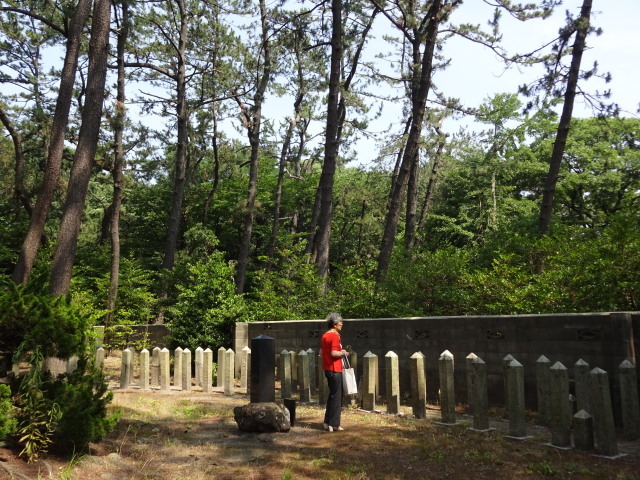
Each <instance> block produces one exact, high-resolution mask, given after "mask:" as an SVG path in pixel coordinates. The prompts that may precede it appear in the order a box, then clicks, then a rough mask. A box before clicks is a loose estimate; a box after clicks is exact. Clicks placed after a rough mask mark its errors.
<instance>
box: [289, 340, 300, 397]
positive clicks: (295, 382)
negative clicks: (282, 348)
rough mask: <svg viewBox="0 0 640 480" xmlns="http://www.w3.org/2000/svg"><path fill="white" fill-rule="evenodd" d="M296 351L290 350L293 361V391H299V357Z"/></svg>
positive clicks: (291, 360) (290, 359)
mask: <svg viewBox="0 0 640 480" xmlns="http://www.w3.org/2000/svg"><path fill="white" fill-rule="evenodd" d="M297 357H298V356H297V354H296V352H294V351H293V350H290V351H289V361H290V362H291V392H292V393H293V392H297V391H298V358H297Z"/></svg>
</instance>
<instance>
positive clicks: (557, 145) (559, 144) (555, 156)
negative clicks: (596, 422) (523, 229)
mask: <svg viewBox="0 0 640 480" xmlns="http://www.w3.org/2000/svg"><path fill="white" fill-rule="evenodd" d="M591 4H592V0H584V2H583V3H582V8H581V10H580V18H579V19H578V28H577V31H576V39H575V42H574V44H573V50H572V53H571V66H570V67H569V76H568V78H567V88H566V90H565V93H564V105H563V106H562V115H561V116H560V123H559V124H558V131H557V134H556V140H555V142H554V143H553V151H552V153H551V160H550V162H549V173H548V174H547V179H546V182H545V186H544V193H543V195H542V204H541V205H540V217H539V218H538V232H540V233H541V234H542V235H546V234H547V233H548V232H549V228H550V226H551V214H552V212H553V196H554V194H555V191H556V184H557V183H558V176H559V174H560V166H561V164H562V157H563V155H564V150H565V146H566V144H567V137H568V136H569V128H570V126H571V117H572V115H573V104H574V101H575V98H576V87H577V85H578V79H579V77H580V62H581V61H582V54H583V52H584V49H585V45H586V42H587V34H588V33H589V20H590V17H591Z"/></svg>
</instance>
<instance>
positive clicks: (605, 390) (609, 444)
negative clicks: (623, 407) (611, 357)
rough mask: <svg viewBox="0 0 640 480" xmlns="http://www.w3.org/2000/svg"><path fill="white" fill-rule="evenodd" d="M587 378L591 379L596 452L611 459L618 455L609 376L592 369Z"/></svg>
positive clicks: (601, 371) (602, 371)
mask: <svg viewBox="0 0 640 480" xmlns="http://www.w3.org/2000/svg"><path fill="white" fill-rule="evenodd" d="M589 376H590V377H591V382H590V387H591V389H590V391H591V409H592V410H593V411H592V416H593V434H594V437H595V441H596V450H597V452H598V453H600V454H602V455H606V456H611V457H613V456H616V455H618V444H617V441H616V429H615V425H614V422H613V410H612V408H611V393H610V391H609V375H607V372H605V371H604V370H602V369H601V368H594V369H593V370H591V373H590V374H589Z"/></svg>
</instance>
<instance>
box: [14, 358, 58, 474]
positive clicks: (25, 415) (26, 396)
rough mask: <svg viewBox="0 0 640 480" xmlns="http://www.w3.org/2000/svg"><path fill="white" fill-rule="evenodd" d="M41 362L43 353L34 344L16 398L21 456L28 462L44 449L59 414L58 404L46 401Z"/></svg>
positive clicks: (49, 440)
mask: <svg viewBox="0 0 640 480" xmlns="http://www.w3.org/2000/svg"><path fill="white" fill-rule="evenodd" d="M42 362H43V357H42V353H41V352H40V350H39V349H38V348H36V349H35V350H34V351H33V352H32V353H31V369H30V370H29V371H28V372H27V373H26V375H25V376H24V377H22V380H21V381H20V389H19V393H18V397H17V400H16V405H17V407H18V411H19V414H18V437H19V439H18V442H19V443H20V444H21V445H22V446H23V449H22V451H21V452H20V456H25V457H27V462H29V463H31V462H34V461H36V460H38V457H39V456H40V454H41V453H45V452H47V450H48V448H49V445H50V444H51V442H52V438H51V437H52V436H53V432H54V430H55V428H56V424H57V422H58V419H59V418H60V410H59V408H58V405H57V404H56V403H53V402H51V401H49V399H47V398H46V397H45V395H44V391H43V389H42V388H43V383H44V382H43V373H42Z"/></svg>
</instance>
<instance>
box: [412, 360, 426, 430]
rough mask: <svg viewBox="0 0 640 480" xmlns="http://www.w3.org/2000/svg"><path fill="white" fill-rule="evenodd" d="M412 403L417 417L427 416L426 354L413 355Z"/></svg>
mask: <svg viewBox="0 0 640 480" xmlns="http://www.w3.org/2000/svg"><path fill="white" fill-rule="evenodd" d="M410 362H411V363H410V368H411V405H412V407H413V415H414V416H415V417H416V418H421V419H422V418H427V379H426V375H425V370H424V355H423V353H422V352H416V353H414V354H413V355H411V359H410Z"/></svg>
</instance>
